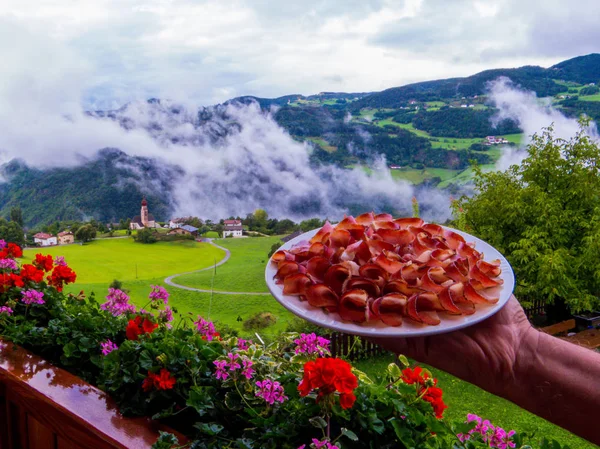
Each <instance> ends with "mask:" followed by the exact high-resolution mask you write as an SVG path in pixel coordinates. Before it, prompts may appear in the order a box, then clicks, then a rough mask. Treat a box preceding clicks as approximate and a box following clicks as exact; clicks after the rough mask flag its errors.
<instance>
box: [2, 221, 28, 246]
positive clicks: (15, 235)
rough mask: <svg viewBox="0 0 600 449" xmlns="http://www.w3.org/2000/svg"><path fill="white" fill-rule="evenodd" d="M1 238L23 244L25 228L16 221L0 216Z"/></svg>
mask: <svg viewBox="0 0 600 449" xmlns="http://www.w3.org/2000/svg"><path fill="white" fill-rule="evenodd" d="M0 240H5V241H6V242H11V243H16V244H18V245H23V243H24V236H23V229H22V228H21V226H20V225H19V223H17V222H16V221H6V220H5V219H4V218H0Z"/></svg>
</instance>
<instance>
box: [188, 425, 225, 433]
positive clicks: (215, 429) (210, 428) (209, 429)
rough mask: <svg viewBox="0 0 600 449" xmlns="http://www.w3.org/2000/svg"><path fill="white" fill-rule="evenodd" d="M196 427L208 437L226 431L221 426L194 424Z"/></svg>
mask: <svg viewBox="0 0 600 449" xmlns="http://www.w3.org/2000/svg"><path fill="white" fill-rule="evenodd" d="M194 427H195V428H196V429H198V430H199V431H200V432H202V433H205V434H206V435H217V434H218V433H220V432H221V431H222V430H223V429H224V427H223V426H222V425H221V424H217V423H204V422H203V423H196V424H194Z"/></svg>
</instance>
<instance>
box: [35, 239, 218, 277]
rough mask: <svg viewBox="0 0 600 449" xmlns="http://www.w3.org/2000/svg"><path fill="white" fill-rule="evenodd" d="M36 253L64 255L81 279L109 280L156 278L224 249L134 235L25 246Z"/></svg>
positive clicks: (204, 262) (202, 262)
mask: <svg viewBox="0 0 600 449" xmlns="http://www.w3.org/2000/svg"><path fill="white" fill-rule="evenodd" d="M36 253H42V254H52V255H53V256H55V257H56V256H64V257H65V259H66V261H67V263H68V264H69V266H70V267H71V268H73V269H74V270H75V272H76V273H77V280H78V281H79V282H80V283H84V284H85V283H92V282H93V283H106V285H108V284H109V283H110V282H112V280H113V279H118V280H120V281H129V280H135V279H154V278H156V277H160V276H164V277H166V276H168V275H170V274H174V273H181V272H184V271H192V270H198V269H200V268H205V267H209V266H211V265H212V264H213V263H214V261H215V259H216V260H217V261H218V260H221V259H222V258H223V257H224V252H223V251H222V250H220V249H218V248H215V247H214V246H212V245H210V244H208V243H198V242H195V241H193V240H183V241H176V242H157V243H153V244H149V245H144V244H142V243H136V242H135V241H134V240H133V239H132V238H119V239H115V238H113V239H98V240H93V241H92V242H90V243H86V244H85V245H78V244H75V245H65V246H54V247H50V248H34V249H27V250H25V257H26V258H33V257H34V256H35V254H36Z"/></svg>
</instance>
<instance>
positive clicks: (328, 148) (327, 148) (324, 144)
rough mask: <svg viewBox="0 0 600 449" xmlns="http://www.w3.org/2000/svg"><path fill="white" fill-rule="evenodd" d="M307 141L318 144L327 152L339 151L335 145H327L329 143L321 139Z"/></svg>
mask: <svg viewBox="0 0 600 449" xmlns="http://www.w3.org/2000/svg"><path fill="white" fill-rule="evenodd" d="M306 139H307V140H310V141H311V142H314V143H316V144H317V145H319V146H320V147H321V148H323V149H324V150H325V151H327V152H329V153H332V152H334V151H336V150H337V147H334V146H333V145H329V144H328V143H327V141H326V140H325V139H323V138H321V137H307V138H306Z"/></svg>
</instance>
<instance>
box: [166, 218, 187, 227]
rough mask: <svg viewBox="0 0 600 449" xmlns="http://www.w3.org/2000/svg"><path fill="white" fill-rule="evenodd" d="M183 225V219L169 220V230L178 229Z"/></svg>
mask: <svg viewBox="0 0 600 449" xmlns="http://www.w3.org/2000/svg"><path fill="white" fill-rule="evenodd" d="M184 224H185V218H171V220H169V228H171V229H176V228H180V227H182V226H183V225H184Z"/></svg>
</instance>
